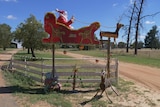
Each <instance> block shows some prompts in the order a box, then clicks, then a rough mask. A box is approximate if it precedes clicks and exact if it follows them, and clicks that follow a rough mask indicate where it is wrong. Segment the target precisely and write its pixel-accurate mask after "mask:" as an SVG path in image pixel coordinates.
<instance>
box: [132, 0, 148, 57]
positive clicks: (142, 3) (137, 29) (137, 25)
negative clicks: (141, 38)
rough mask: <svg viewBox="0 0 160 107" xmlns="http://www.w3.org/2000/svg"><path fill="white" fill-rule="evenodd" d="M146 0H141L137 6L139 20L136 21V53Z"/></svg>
mask: <svg viewBox="0 0 160 107" xmlns="http://www.w3.org/2000/svg"><path fill="white" fill-rule="evenodd" d="M144 1H145V0H140V3H139V6H138V7H137V22H136V35H135V51H134V54H135V55H137V49H138V35H139V26H140V21H141V14H142V9H143V5H144Z"/></svg>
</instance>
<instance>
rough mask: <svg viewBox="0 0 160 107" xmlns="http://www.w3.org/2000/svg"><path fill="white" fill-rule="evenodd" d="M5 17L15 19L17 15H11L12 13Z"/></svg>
mask: <svg viewBox="0 0 160 107" xmlns="http://www.w3.org/2000/svg"><path fill="white" fill-rule="evenodd" d="M6 18H7V19H11V20H15V19H17V17H15V16H13V15H8V16H7V17H6Z"/></svg>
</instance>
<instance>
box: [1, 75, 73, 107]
mask: <svg viewBox="0 0 160 107" xmlns="http://www.w3.org/2000/svg"><path fill="white" fill-rule="evenodd" d="M3 73H4V76H5V78H6V80H7V81H8V85H10V87H9V88H12V93H14V95H17V96H19V97H20V98H21V99H22V100H23V99H27V100H28V101H29V102H31V103H32V104H34V103H36V102H38V101H46V102H48V103H50V104H52V105H55V106H57V107H58V106H61V107H71V103H70V101H69V100H67V99H66V98H65V96H66V95H64V94H61V93H57V92H53V93H49V94H45V93H44V89H43V87H42V86H39V85H37V84H36V83H35V82H34V81H32V80H31V79H30V78H26V77H24V76H22V75H20V74H18V73H16V72H15V73H9V72H3ZM26 104H27V103H26ZM24 106H26V105H24Z"/></svg>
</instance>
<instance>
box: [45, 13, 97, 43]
mask: <svg viewBox="0 0 160 107" xmlns="http://www.w3.org/2000/svg"><path fill="white" fill-rule="evenodd" d="M99 27H100V24H99V22H94V23H92V24H90V25H89V26H86V27H82V28H80V29H77V30H73V29H70V28H69V27H67V26H66V25H64V24H62V23H58V22H57V20H56V16H55V15H54V14H53V13H50V12H48V13H47V14H46V15H45V17H44V28H45V31H46V32H47V33H48V34H49V37H48V38H44V39H43V42H45V43H58V42H60V43H71V44H99V41H98V40H95V37H94V32H95V31H96V30H97V29H98V28H99Z"/></svg>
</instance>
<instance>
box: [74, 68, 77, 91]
mask: <svg viewBox="0 0 160 107" xmlns="http://www.w3.org/2000/svg"><path fill="white" fill-rule="evenodd" d="M76 76H77V69H76V68H75V70H74V75H73V91H74V90H75V87H76Z"/></svg>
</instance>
